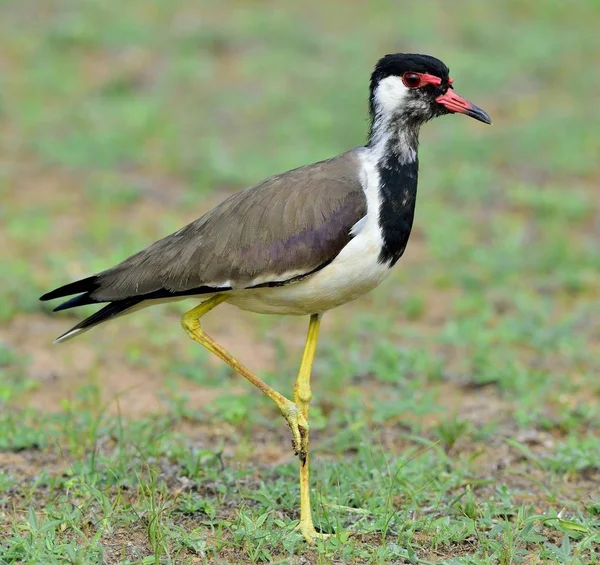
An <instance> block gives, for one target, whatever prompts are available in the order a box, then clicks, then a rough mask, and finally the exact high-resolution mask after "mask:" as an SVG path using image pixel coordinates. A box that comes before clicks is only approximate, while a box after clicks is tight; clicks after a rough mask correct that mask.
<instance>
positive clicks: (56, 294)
mask: <svg viewBox="0 0 600 565" xmlns="http://www.w3.org/2000/svg"><path fill="white" fill-rule="evenodd" d="M99 286H100V284H99V281H98V277H97V276H96V275H94V276H92V277H88V278H87V279H81V280H80V281H75V282H72V283H69V284H66V285H64V286H61V287H59V288H55V289H54V290H52V291H50V292H47V293H46V294H44V295H42V296H40V300H42V301H43V302H45V301H46V300H54V299H55V298H63V297H64V296H71V294H81V293H82V292H86V293H87V294H91V293H92V292H94V291H95V290H98V288H99ZM87 304H91V302H88V303H87ZM59 308H60V306H59ZM62 309H63V308H61V310H62Z"/></svg>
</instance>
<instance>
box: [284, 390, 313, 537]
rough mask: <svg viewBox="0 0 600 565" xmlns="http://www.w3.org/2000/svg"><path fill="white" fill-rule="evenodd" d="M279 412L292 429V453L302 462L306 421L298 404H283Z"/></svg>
mask: <svg viewBox="0 0 600 565" xmlns="http://www.w3.org/2000/svg"><path fill="white" fill-rule="evenodd" d="M281 413H282V414H283V417H284V418H285V419H286V421H287V423H288V425H289V426H290V429H291V430H292V447H293V448H294V454H295V455H297V456H298V457H299V459H300V461H301V462H302V463H304V462H305V461H306V456H307V454H308V421H307V420H306V418H305V417H304V414H302V411H301V410H300V408H298V405H297V404H294V403H293V402H290V403H289V404H286V405H285V406H283V407H282V408H281ZM313 530H314V528H313Z"/></svg>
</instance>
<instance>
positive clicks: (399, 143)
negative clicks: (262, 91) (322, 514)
mask: <svg viewBox="0 0 600 565" xmlns="http://www.w3.org/2000/svg"><path fill="white" fill-rule="evenodd" d="M368 106H369V117H370V127H369V130H368V136H367V141H366V143H365V144H364V145H361V146H359V147H356V148H353V149H350V150H349V151H347V152H345V153H342V154H341V155H338V156H337V157H333V158H330V159H327V160H324V161H320V162H317V163H313V164H310V165H306V166H302V167H299V168H297V169H293V170H291V171H288V172H285V173H283V174H276V175H274V176H271V177H269V178H267V179H266V180H264V181H262V182H259V183H258V184H255V185H253V186H251V187H249V188H246V189H245V190H241V191H240V192H237V193H235V194H234V195H232V196H230V197H229V198H227V199H226V200H224V201H223V202H221V203H220V204H218V205H217V206H216V207H215V208H213V209H212V210H210V211H209V212H207V213H205V214H204V215H203V216H201V217H200V218H199V219H197V220H195V221H193V222H191V223H190V224H188V225H186V226H185V227H183V228H181V229H180V230H178V231H176V232H175V233H172V234H170V235H167V236H166V237H164V238H163V239H160V240H158V241H156V242H155V243H153V244H151V245H150V246H148V247H146V248H145V249H143V250H141V251H139V252H138V253H135V254H134V255H132V256H130V257H128V258H126V259H124V260H123V261H122V262H120V263H118V264H117V265H115V266H113V267H111V268H108V269H107V270H105V271H102V272H100V273H97V274H95V275H92V276H89V277H87V278H84V279H82V280H77V281H75V282H71V283H69V284H66V285H64V286H61V287H59V288H57V289H55V290H52V291H51V292H48V293H46V294H44V295H43V296H41V297H40V300H42V301H46V300H53V299H57V298H65V297H70V296H73V297H72V298H69V299H68V300H66V302H63V303H62V304H60V305H59V306H57V307H56V308H54V311H60V310H66V309H69V308H76V307H79V306H84V305H89V304H100V303H103V304H105V305H104V306H103V307H102V308H101V309H100V310H98V311H97V312H96V313H94V314H92V315H91V316H89V317H88V318H86V319H84V320H83V321H81V322H80V323H78V324H77V325H76V326H74V327H73V328H71V329H70V330H69V331H67V332H66V333H64V334H62V335H61V336H60V337H58V338H57V339H56V341H55V343H57V342H64V341H67V340H69V339H72V338H73V337H75V336H79V335H81V334H82V333H83V332H85V331H87V330H89V329H91V328H93V327H95V326H97V325H99V324H102V323H104V322H107V321H109V320H113V319H115V318H117V317H119V316H122V315H124V314H130V313H133V312H135V311H137V310H140V309H141V308H144V307H146V306H151V305H154V304H159V303H163V302H165V301H172V300H183V299H189V298H195V299H197V300H199V304H198V305H196V306H195V307H194V308H192V309H191V310H189V311H188V312H186V313H185V314H184V315H183V316H182V319H181V325H182V326H183V329H184V330H185V332H186V333H187V335H188V336H189V337H190V338H191V339H192V340H194V341H195V342H197V343H199V344H200V345H202V346H203V347H205V348H206V349H207V350H209V351H210V352H212V353H213V354H215V355H216V356H217V357H219V358H220V359H222V360H223V361H224V362H225V363H227V364H228V365H229V366H230V367H231V368H232V369H233V370H234V371H235V372H236V373H238V374H239V375H241V376H242V377H244V378H246V379H247V380H248V381H249V382H250V383H251V384H253V385H254V386H256V387H257V388H258V389H259V390H260V391H262V392H263V393H264V394H265V395H266V396H267V397H268V398H270V399H271V400H272V401H273V402H274V403H275V404H276V406H277V407H278V408H279V411H280V412H281V414H282V416H283V417H284V419H285V420H286V421H287V424H288V425H289V427H290V430H291V435H292V445H293V450H294V453H295V455H296V456H298V458H299V475H300V520H299V522H298V525H297V529H298V530H299V532H300V533H301V534H302V535H303V536H304V538H305V539H306V541H307V542H308V543H309V544H311V543H314V542H315V540H317V539H319V538H326V537H327V536H329V535H331V534H327V533H323V532H321V531H317V529H316V528H315V526H314V523H313V518H312V511H311V501H310V481H309V405H310V402H311V399H312V390H311V383H310V377H311V370H312V365H313V360H314V357H315V350H316V345H317V339H318V335H319V328H320V323H321V319H322V316H323V314H324V313H325V312H327V311H328V310H331V309H332V308H336V307H338V306H341V305H342V304H345V303H347V302H350V301H352V300H355V299H357V298H358V297H360V296H362V295H364V294H365V293H367V292H369V291H371V290H372V289H374V288H375V287H376V286H377V285H379V284H380V283H381V282H382V281H383V280H384V279H385V278H386V277H387V276H388V275H389V274H390V273H391V271H392V267H394V265H395V264H396V263H397V262H398V260H399V259H400V257H401V256H402V254H403V253H404V250H405V248H406V246H407V243H408V240H409V236H410V233H411V229H412V225H413V218H414V213H415V202H416V196H417V178H418V170H419V161H418V155H417V152H418V146H419V132H420V129H421V126H422V125H423V124H425V123H426V122H428V121H429V120H431V119H433V118H436V117H440V116H444V115H448V114H464V115H466V116H469V117H471V118H474V119H475V120H478V121H480V122H483V123H485V124H491V123H492V122H491V119H490V117H489V115H488V114H487V113H486V112H485V111H484V110H482V109H481V108H479V107H478V106H476V105H475V104H473V103H471V102H469V101H468V100H466V99H465V98H463V97H462V96H460V95H459V94H457V93H456V92H455V90H454V83H453V80H452V79H451V78H450V74H449V69H448V67H447V66H446V65H445V64H444V63H443V62H442V61H440V60H439V59H437V58H435V57H432V56H429V55H422V54H411V53H392V54H388V55H385V56H383V57H382V58H381V59H379V60H378V61H377V63H376V65H375V68H374V70H373V72H372V74H371V78H370V88H369V105H368ZM225 302H226V303H228V304H232V305H234V306H236V307H238V308H240V309H242V310H246V311H250V312H256V313H263V314H274V315H294V316H308V320H309V322H308V332H307V336H306V342H305V346H304V350H303V354H302V359H301V362H300V368H299V371H298V374H297V378H296V380H295V384H294V388H293V394H292V398H291V399H290V398H288V397H287V396H285V395H283V394H281V393H280V392H279V391H277V390H275V389H274V388H272V387H271V386H270V385H269V384H268V383H266V382H265V381H264V380H262V379H261V378H259V377H258V376H257V375H255V374H254V373H253V372H252V371H251V370H250V369H248V368H247V367H246V366H245V365H243V364H242V363H241V362H239V361H238V360H237V359H236V358H235V357H233V356H232V355H231V354H230V353H229V352H228V351H227V350H226V349H225V348H224V347H222V346H221V345H220V344H218V343H217V342H216V341H215V340H214V339H213V338H212V337H211V336H210V335H209V334H207V333H206V332H205V330H204V328H203V327H202V326H201V325H200V320H201V318H202V317H203V316H204V315H205V314H207V313H208V312H210V311H211V310H213V309H214V308H216V307H217V306H219V305H220V304H222V303H225Z"/></svg>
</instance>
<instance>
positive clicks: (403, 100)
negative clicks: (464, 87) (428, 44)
mask: <svg viewBox="0 0 600 565" xmlns="http://www.w3.org/2000/svg"><path fill="white" fill-rule="evenodd" d="M370 110H371V118H372V119H373V120H374V121H375V120H377V119H383V120H384V121H385V122H388V123H390V122H391V123H400V124H403V125H404V126H405V127H411V126H412V127H416V128H418V127H419V126H420V125H421V124H423V123H425V122H426V121H428V120H431V119H432V118H436V117H438V116H443V115H445V114H455V113H458V114H465V115H467V116H470V117H471V118H475V119H476V120H479V121H480V122H483V123H485V124H491V123H492V120H491V119H490V117H489V116H488V115H487V114H486V112H484V111H483V110H482V109H481V108H479V107H478V106H475V104H473V103H471V102H469V101H468V100H466V99H465V98H463V97H462V96H460V95H458V94H456V92H454V87H453V81H452V79H451V78H450V76H449V70H448V67H447V66H446V65H444V63H442V61H440V60H439V59H436V58H435V57H430V56H428V55H413V54H405V53H395V54H393V55H386V56H385V57H383V58H382V59H380V60H379V61H378V63H377V65H376V66H375V70H374V71H373V74H372V75H371V95H370Z"/></svg>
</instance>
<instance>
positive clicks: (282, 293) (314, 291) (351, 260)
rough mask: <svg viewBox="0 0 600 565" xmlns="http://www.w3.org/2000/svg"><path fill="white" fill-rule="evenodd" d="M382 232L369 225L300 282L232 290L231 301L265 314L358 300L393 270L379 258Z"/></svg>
mask: <svg viewBox="0 0 600 565" xmlns="http://www.w3.org/2000/svg"><path fill="white" fill-rule="evenodd" d="M380 249H381V236H380V233H379V229H377V226H376V225H374V226H369V225H365V227H364V228H363V229H362V230H361V231H360V233H359V234H358V235H357V236H356V237H354V239H352V240H350V242H349V243H348V245H346V247H344V248H343V249H342V251H341V252H340V254H339V255H338V256H337V257H336V258H335V259H334V260H333V261H332V262H331V263H330V264H329V265H327V266H326V267H324V268H323V269H321V270H320V271H317V272H316V273H314V274H313V275H310V276H308V277H306V278H305V279H303V280H301V281H299V282H297V283H292V284H288V285H285V286H279V287H270V288H257V289H252V290H244V291H240V292H235V293H232V294H231V297H230V298H229V299H228V300H227V302H229V303H230V304H233V305H235V306H237V307H238V308H241V309H242V310H249V311H251V312H258V313H263V314H291V315H307V314H315V313H319V312H324V311H326V310H330V309H331V308H335V307H336V306H340V305H342V304H345V303H346V302H350V301H351V300H355V299H356V298H358V297H359V296H361V295H363V294H365V293H367V292H369V291H370V290H372V289H373V288H375V287H376V286H377V285H378V284H379V283H380V282H381V281H382V280H383V279H384V278H385V277H386V276H387V275H388V274H389V272H390V270H391V269H390V268H389V267H388V266H387V265H381V264H380V263H379V262H378V261H377V258H378V257H379V252H380Z"/></svg>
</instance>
